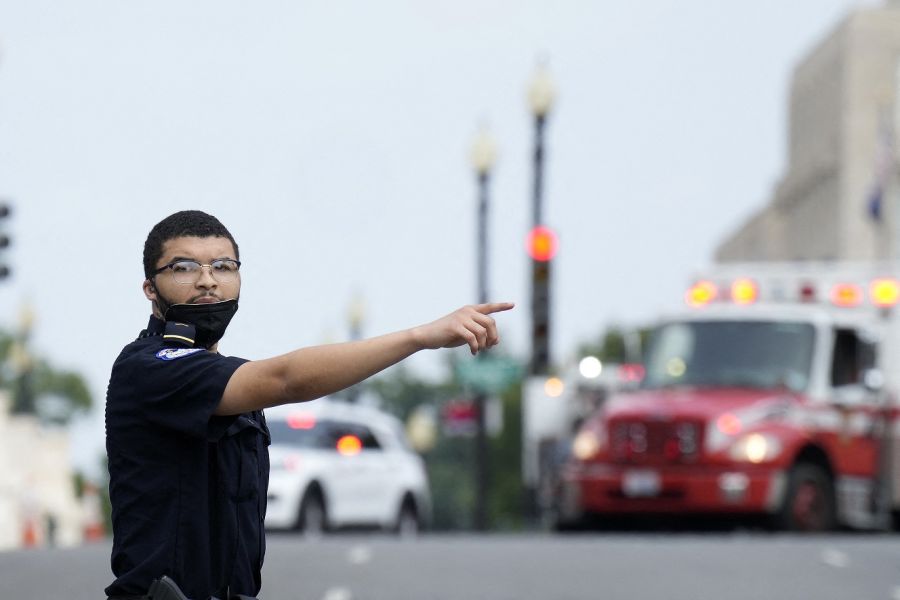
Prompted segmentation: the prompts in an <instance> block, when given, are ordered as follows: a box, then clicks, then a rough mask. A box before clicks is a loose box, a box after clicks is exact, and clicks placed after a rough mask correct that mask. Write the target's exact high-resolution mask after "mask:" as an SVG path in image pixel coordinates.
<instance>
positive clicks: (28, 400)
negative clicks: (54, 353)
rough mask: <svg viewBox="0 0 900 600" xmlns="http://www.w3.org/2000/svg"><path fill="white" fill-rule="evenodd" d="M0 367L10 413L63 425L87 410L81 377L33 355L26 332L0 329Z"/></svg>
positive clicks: (1, 385)
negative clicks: (9, 404)
mask: <svg viewBox="0 0 900 600" xmlns="http://www.w3.org/2000/svg"><path fill="white" fill-rule="evenodd" d="M0 364H2V365H3V368H2V369H0V388H2V389H4V390H7V391H8V392H9V393H10V395H11V397H12V405H11V407H10V410H11V412H13V413H18V414H32V415H36V416H38V417H40V418H41V419H42V420H44V421H47V422H51V423H58V424H66V423H68V422H69V421H71V420H72V418H73V417H74V416H75V415H76V414H78V413H85V412H87V411H88V410H89V409H90V407H91V403H92V399H91V393H90V390H89V389H88V386H87V383H86V382H85V380H84V378H83V377H82V376H81V375H80V374H79V373H77V372H75V371H69V370H65V369H59V368H57V367H55V366H54V365H53V364H52V363H51V362H50V361H49V360H48V359H46V358H44V357H41V356H35V355H33V354H32V353H31V352H30V350H29V348H28V335H27V333H20V334H18V335H15V334H12V333H10V332H9V331H5V330H2V329H0Z"/></svg>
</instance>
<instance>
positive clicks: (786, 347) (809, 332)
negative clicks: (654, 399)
mask: <svg viewBox="0 0 900 600" xmlns="http://www.w3.org/2000/svg"><path fill="white" fill-rule="evenodd" d="M814 339H815V330H814V328H813V326H812V325H811V324H809V323H802V322H783V321H686V322H682V323H668V324H665V325H663V326H661V327H659V328H658V329H657V330H656V331H654V332H653V335H652V337H651V340H650V345H649V348H648V353H647V356H646V361H645V368H646V375H645V377H644V381H643V382H642V384H641V387H643V388H648V389H656V388H667V387H742V388H759V389H784V388H787V389H790V390H792V391H795V392H802V391H804V390H806V388H807V385H808V383H809V371H810V365H811V364H812V356H813V345H814Z"/></svg>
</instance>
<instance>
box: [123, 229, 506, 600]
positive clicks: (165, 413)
mask: <svg viewBox="0 0 900 600" xmlns="http://www.w3.org/2000/svg"><path fill="white" fill-rule="evenodd" d="M240 267H241V263H240V255H239V251H238V245H237V243H236V242H235V241H234V238H233V237H232V235H231V233H229V232H228V230H227V229H226V228H225V227H224V226H223V225H222V223H220V222H219V221H218V220H217V219H216V218H215V217H213V216H211V215H208V214H206V213H203V212H200V211H182V212H178V213H175V214H173V215H171V216H169V217H167V218H165V219H163V220H162V221H160V222H159V223H158V224H157V225H156V226H155V227H153V229H152V230H151V231H150V234H149V236H148V237H147V241H146V243H145V245H144V276H145V280H144V283H143V290H144V295H145V296H146V297H147V299H148V300H149V301H150V302H151V306H152V316H151V317H150V322H149V323H148V325H147V328H146V329H145V330H143V331H142V332H141V333H140V336H139V337H138V339H137V340H135V341H134V342H132V343H130V344H128V345H127V346H126V347H125V348H124V349H123V350H122V353H121V354H120V355H119V357H118V358H117V359H116V361H115V364H114V365H113V368H112V375H111V377H110V382H109V388H108V391H107V399H106V447H107V453H108V456H109V474H110V499H111V501H112V508H113V512H112V519H113V551H112V570H113V573H114V575H115V577H116V579H115V581H113V583H112V584H111V585H110V586H109V587H107V588H106V594H107V596H108V597H109V598H113V599H116V600H119V599H124V598H129V599H137V598H146V597H147V596H146V594H147V592H148V589H149V588H150V586H151V584H152V583H153V582H154V581H155V580H157V579H160V578H161V577H163V576H167V577H168V578H171V580H172V581H174V582H175V583H176V584H177V585H178V586H180V588H181V590H182V591H183V592H184V593H185V594H186V595H187V596H188V597H190V598H192V599H197V600H206V599H207V598H208V597H216V598H221V599H226V598H230V597H237V596H238V595H245V596H255V595H256V594H258V593H259V590H260V586H261V577H260V570H261V568H262V563H263V557H264V555H265V535H264V530H263V519H264V516H265V510H266V489H267V486H268V473H269V462H268V448H267V446H268V444H269V431H268V429H267V427H266V420H265V416H264V414H263V412H262V410H263V409H264V408H267V407H270V406H276V405H279V404H286V403H289V402H304V401H307V400H313V399H315V398H319V397H322V396H325V395H327V394H330V393H333V392H336V391H339V390H341V389H344V388H346V387H349V386H351V385H353V384H356V383H358V382H360V381H362V380H363V379H365V378H367V377H369V376H371V375H373V374H375V373H378V372H379V371H381V370H382V369H384V368H386V367H388V366H390V365H393V364H395V363H397V362H398V361H400V360H403V359H404V358H406V357H407V356H410V355H411V354H413V353H415V352H417V351H419V350H422V349H426V348H445V347H447V348H449V347H456V346H461V345H464V344H467V345H468V346H469V348H470V349H471V351H472V353H473V354H474V353H477V352H478V351H479V350H482V349H485V348H489V347H491V346H493V345H495V344H497V342H498V339H499V338H498V334H497V327H496V324H495V322H494V320H493V318H492V317H490V314H491V313H494V312H498V311H503V310H509V309H510V308H512V307H513V305H512V304H510V303H494V304H482V305H476V306H466V307H463V308H461V309H459V310H457V311H455V312H453V313H451V314H449V315H447V316H445V317H443V318H440V319H438V320H436V321H433V322H431V323H428V324H425V325H421V326H418V327H415V328H412V329H408V330H405V331H399V332H395V333H391V334H388V335H384V336H381V337H377V338H372V339H368V340H362V341H356V342H349V343H346V344H332V345H327V346H318V347H311V348H303V349H300V350H296V351H294V352H290V353H288V354H283V355H281V356H276V357H274V358H269V359H266V360H259V361H247V360H245V359H242V358H237V357H230V356H223V355H221V354H219V353H218V351H217V346H218V342H219V340H220V339H221V337H222V336H223V335H224V333H225V330H226V328H227V327H228V323H229V322H230V320H231V318H232V316H234V313H235V312H236V311H237V307H238V299H239V295H240V288H241V278H240ZM167 581H168V580H167Z"/></svg>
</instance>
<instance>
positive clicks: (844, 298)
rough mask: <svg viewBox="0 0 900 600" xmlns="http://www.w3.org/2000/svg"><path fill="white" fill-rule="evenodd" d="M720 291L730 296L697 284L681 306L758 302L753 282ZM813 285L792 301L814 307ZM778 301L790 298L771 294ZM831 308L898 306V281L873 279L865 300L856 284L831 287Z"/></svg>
mask: <svg viewBox="0 0 900 600" xmlns="http://www.w3.org/2000/svg"><path fill="white" fill-rule="evenodd" d="M722 287H725V288H726V289H729V290H730V294H729V295H728V296H727V297H726V296H725V295H721V296H720V294H719V288H720V286H719V285H717V284H716V283H714V282H712V281H710V280H706V279H704V280H700V281H698V282H696V283H695V284H694V285H692V286H691V287H690V288H689V289H688V291H687V293H686V294H685V302H687V304H688V305H689V306H691V307H693V308H701V307H703V306H706V305H708V304H710V303H712V302H715V301H720V300H721V301H726V302H727V301H731V302H732V303H734V304H743V305H747V304H753V303H754V302H757V301H758V300H759V299H760V289H759V286H758V285H757V283H756V281H754V280H753V279H749V278H746V277H740V278H737V279H735V280H734V281H732V282H731V283H730V284H728V283H727V282H726V283H722ZM818 291H819V290H817V289H816V285H815V284H813V283H811V282H809V281H804V282H802V283H800V284H799V286H798V287H797V291H796V296H795V300H796V301H798V302H804V303H814V302H815V301H816V299H817V297H818ZM774 296H775V298H776V299H778V300H786V299H789V298H790V295H788V297H785V296H783V295H782V294H781V293H779V292H775V293H774ZM828 298H829V300H830V301H831V303H832V304H833V305H834V306H838V307H841V308H854V307H859V306H863V305H864V304H866V302H867V300H868V302H869V303H871V305H873V306H878V307H881V308H889V307H892V306H896V305H897V304H900V281H898V280H897V279H892V278H879V279H874V280H873V281H872V282H871V283H870V284H869V288H868V298H867V295H866V293H865V289H864V288H863V286H861V285H859V284H857V283H849V282H842V283H836V284H834V285H833V286H832V287H831V289H830V292H829V295H828Z"/></svg>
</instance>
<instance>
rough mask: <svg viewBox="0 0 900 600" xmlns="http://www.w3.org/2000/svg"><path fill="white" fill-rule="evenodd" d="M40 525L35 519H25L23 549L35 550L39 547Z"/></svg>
mask: <svg viewBox="0 0 900 600" xmlns="http://www.w3.org/2000/svg"><path fill="white" fill-rule="evenodd" d="M38 540H39V535H38V524H37V519H35V518H34V517H25V522H24V523H23V524H22V547H23V548H34V547H36V546H37V545H38Z"/></svg>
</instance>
